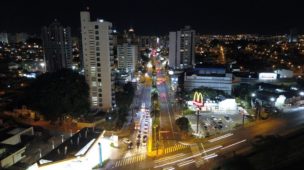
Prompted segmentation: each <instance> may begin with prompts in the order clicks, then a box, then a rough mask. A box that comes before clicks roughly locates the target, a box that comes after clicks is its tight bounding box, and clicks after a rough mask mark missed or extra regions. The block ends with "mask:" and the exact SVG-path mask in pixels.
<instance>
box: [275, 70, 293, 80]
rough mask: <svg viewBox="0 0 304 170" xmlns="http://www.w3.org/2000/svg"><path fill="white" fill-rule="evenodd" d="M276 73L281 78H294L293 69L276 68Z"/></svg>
mask: <svg viewBox="0 0 304 170" xmlns="http://www.w3.org/2000/svg"><path fill="white" fill-rule="evenodd" d="M274 73H276V74H277V75H278V76H279V77H280V78H292V77H293V71H291V70H287V69H278V70H275V71H274Z"/></svg>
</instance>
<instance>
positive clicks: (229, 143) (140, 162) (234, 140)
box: [117, 108, 304, 170]
mask: <svg viewBox="0 0 304 170" xmlns="http://www.w3.org/2000/svg"><path fill="white" fill-rule="evenodd" d="M303 110H304V108H303ZM303 110H302V111H297V112H293V113H285V114H283V115H282V116H281V117H276V118H272V119H268V120H260V121H258V122H256V123H255V124H253V125H251V126H249V127H242V128H239V129H237V130H235V131H233V132H230V133H227V134H226V135H225V134H221V136H214V137H212V138H206V139H203V140H201V141H200V142H182V141H180V142H179V143H178V144H176V145H175V146H173V147H175V148H180V149H173V152H169V153H167V154H165V155H164V156H161V157H158V158H156V159H151V158H147V157H145V158H137V157H134V160H133V161H132V160H126V161H125V162H127V163H125V164H124V165H123V166H120V167H119V168H117V169H130V168H133V169H134V168H136V169H162V168H166V167H171V166H172V167H174V168H175V169H206V170H207V169H210V168H211V167H214V166H215V165H217V163H218V161H221V160H223V159H227V158H229V157H231V156H233V155H234V154H240V153H241V152H243V151H246V150H249V149H250V148H251V147H252V145H251V142H252V141H253V139H254V138H255V137H256V136H258V135H263V136H267V135H286V134H288V133H289V132H291V131H292V130H293V129H296V128H299V127H303V125H304V115H303V114H301V113H302V112H303ZM202 144H203V145H202ZM178 145H179V146H178ZM203 146H204V148H203ZM169 148H170V147H169ZM169 148H168V149H169ZM169 150H170V149H169ZM204 150H205V151H206V152H204ZM199 158H200V159H199ZM204 158H210V159H209V160H208V161H207V160H205V159H204Z"/></svg>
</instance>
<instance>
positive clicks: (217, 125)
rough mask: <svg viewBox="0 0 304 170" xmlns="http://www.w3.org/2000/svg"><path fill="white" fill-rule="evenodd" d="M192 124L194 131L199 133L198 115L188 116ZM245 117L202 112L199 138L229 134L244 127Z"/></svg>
mask: <svg viewBox="0 0 304 170" xmlns="http://www.w3.org/2000/svg"><path fill="white" fill-rule="evenodd" d="M186 117H187V118H188V119H189V121H190V124H191V128H192V131H193V132H194V133H195V134H196V131H197V115H196V114H194V115H187V116H186ZM242 123H243V116H242V115H241V114H225V113H214V112H201V113H200V116H199V127H198V132H199V134H198V135H199V136H202V137H208V136H212V135H215V134H218V133H223V132H228V131H231V130H233V129H234V128H235V127H236V126H238V125H242Z"/></svg>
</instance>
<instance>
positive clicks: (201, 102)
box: [193, 92, 204, 107]
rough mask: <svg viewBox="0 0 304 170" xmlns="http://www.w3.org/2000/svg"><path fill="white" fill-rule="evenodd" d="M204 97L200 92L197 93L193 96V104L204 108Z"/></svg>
mask: <svg viewBox="0 0 304 170" xmlns="http://www.w3.org/2000/svg"><path fill="white" fill-rule="evenodd" d="M203 99H204V98H203V95H202V93H200V92H195V93H194V96H193V104H194V105H196V106H197V107H202V106H203V105H204V100H203Z"/></svg>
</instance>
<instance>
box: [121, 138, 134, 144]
mask: <svg viewBox="0 0 304 170" xmlns="http://www.w3.org/2000/svg"><path fill="white" fill-rule="evenodd" d="M122 141H123V142H124V143H125V144H130V143H132V142H131V141H130V139H128V138H123V139H122Z"/></svg>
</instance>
